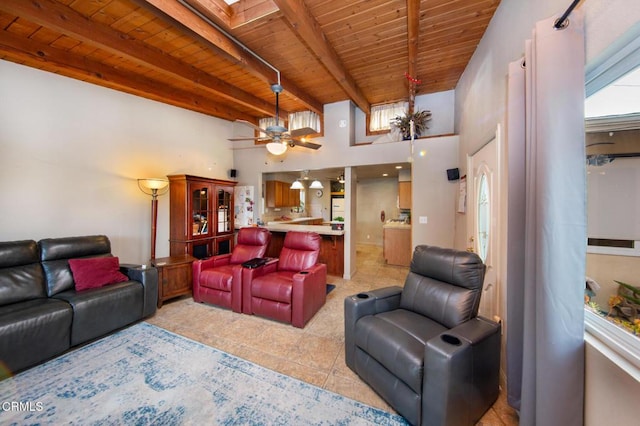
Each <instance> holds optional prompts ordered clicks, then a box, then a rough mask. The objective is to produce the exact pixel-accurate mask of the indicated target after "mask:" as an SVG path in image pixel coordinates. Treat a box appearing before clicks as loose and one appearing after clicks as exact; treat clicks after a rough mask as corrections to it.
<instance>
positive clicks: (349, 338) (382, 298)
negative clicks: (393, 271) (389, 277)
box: [344, 286, 402, 369]
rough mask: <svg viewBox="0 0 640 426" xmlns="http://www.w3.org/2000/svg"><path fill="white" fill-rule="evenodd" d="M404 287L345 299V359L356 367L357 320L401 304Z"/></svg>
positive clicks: (355, 295) (352, 367) (380, 289)
mask: <svg viewBox="0 0 640 426" xmlns="http://www.w3.org/2000/svg"><path fill="white" fill-rule="evenodd" d="M401 294H402V287H399V286H391V287H384V288H379V289H376V290H372V291H367V292H364V293H358V294H354V295H353V296H349V297H347V298H346V299H345V300H344V337H345V360H346V363H347V365H348V366H349V367H350V368H351V369H355V353H356V338H355V328H356V322H358V320H359V319H360V318H362V317H364V316H366V315H375V314H379V313H381V312H386V311H391V310H393V309H397V308H398V307H399V306H400V295H401Z"/></svg>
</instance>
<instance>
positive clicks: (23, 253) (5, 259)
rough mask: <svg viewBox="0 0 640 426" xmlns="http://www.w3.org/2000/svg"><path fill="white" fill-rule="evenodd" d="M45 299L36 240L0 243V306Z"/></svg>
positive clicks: (42, 274)
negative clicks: (40, 298)
mask: <svg viewBox="0 0 640 426" xmlns="http://www.w3.org/2000/svg"><path fill="white" fill-rule="evenodd" d="M39 297H46V293H45V281H44V273H43V271H42V267H41V266H40V263H39V253H38V245H37V244H36V242H35V241H32V240H25V241H10V242H0V305H7V304H11V303H16V302H20V301H25V300H31V299H36V298H39Z"/></svg>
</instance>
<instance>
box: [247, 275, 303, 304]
mask: <svg viewBox="0 0 640 426" xmlns="http://www.w3.org/2000/svg"><path fill="white" fill-rule="evenodd" d="M295 274H296V273H295V272H293V271H276V272H274V273H271V274H267V275H264V276H261V277H258V278H254V279H253V281H252V282H251V284H252V285H251V296H252V297H254V298H258V299H267V300H273V301H276V302H282V303H287V304H288V303H291V292H292V291H293V276H294V275H295Z"/></svg>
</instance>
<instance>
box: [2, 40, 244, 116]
mask: <svg viewBox="0 0 640 426" xmlns="http://www.w3.org/2000/svg"><path fill="white" fill-rule="evenodd" d="M0 51H1V52H2V55H3V56H4V57H5V58H9V59H10V60H13V61H14V62H19V63H26V64H28V65H30V66H33V67H35V68H40V67H41V66H42V64H43V63H44V62H46V63H48V65H53V66H54V67H56V68H57V70H58V72H59V73H60V74H62V75H65V76H67V77H71V78H76V79H79V80H83V81H86V82H89V83H94V84H98V85H100V86H106V87H110V88H112V89H116V90H120V91H123V92H127V93H130V94H133V95H136V96H141V97H144V98H147V99H153V100H155V101H160V102H163V103H167V104H171V105H175V106H178V107H181V108H186V109H190V110H192V111H197V112H201V113H203V114H208V115H213V116H216V117H219V118H223V119H225V120H235V119H236V118H240V119H243V120H249V121H252V120H255V118H254V117H251V116H249V115H247V114H243V113H241V112H239V111H236V110H234V109H232V108H229V107H228V106H227V105H221V104H219V103H216V102H212V101H211V100H210V99H208V98H206V97H203V96H200V95H198V94H196V93H192V92H189V91H188V90H184V89H178V88H175V87H170V86H167V85H166V84H162V83H160V82H158V81H156V80H153V79H150V78H146V77H142V76H140V75H138V74H133V73H130V72H126V71H122V70H119V69H117V68H114V67H110V66H107V65H104V64H102V63H100V62H97V61H94V60H91V59H88V58H86V57H84V56H80V55H76V54H74V53H72V52H70V51H66V50H60V49H56V48H54V47H51V46H49V45H47V44H44V43H39V42H36V41H34V40H31V39H26V38H23V37H19V36H16V35H14V34H11V33H7V32H5V33H3V34H2V37H0Z"/></svg>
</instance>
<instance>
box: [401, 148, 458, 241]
mask: <svg viewBox="0 0 640 426" xmlns="http://www.w3.org/2000/svg"><path fill="white" fill-rule="evenodd" d="M456 167H458V136H447V137H441V138H428V139H418V140H416V141H415V147H414V156H413V164H412V166H411V175H412V176H411V193H412V194H411V224H412V226H411V242H412V246H413V247H415V246H417V245H419V244H427V245H434V246H440V247H453V240H454V238H453V237H454V235H455V217H456V215H457V214H456V213H455V211H456V196H457V194H458V184H459V181H449V180H448V179H447V169H453V168H456ZM421 217H424V218H426V220H427V223H420V218H421Z"/></svg>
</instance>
